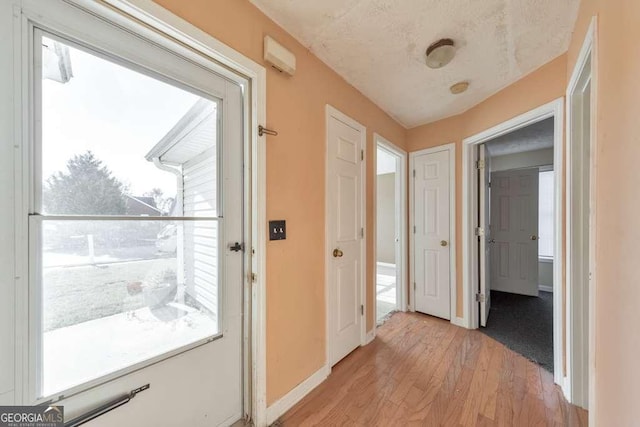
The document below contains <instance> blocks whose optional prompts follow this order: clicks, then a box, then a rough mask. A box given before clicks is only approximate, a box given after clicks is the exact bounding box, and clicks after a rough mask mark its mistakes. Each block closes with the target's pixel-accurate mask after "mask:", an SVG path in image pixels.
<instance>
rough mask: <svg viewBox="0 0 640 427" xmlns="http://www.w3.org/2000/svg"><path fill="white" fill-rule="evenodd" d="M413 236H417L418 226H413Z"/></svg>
mask: <svg viewBox="0 0 640 427" xmlns="http://www.w3.org/2000/svg"><path fill="white" fill-rule="evenodd" d="M413 234H416V226H415V225H414V226H413Z"/></svg>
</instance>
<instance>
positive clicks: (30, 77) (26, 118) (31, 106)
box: [14, 2, 247, 404]
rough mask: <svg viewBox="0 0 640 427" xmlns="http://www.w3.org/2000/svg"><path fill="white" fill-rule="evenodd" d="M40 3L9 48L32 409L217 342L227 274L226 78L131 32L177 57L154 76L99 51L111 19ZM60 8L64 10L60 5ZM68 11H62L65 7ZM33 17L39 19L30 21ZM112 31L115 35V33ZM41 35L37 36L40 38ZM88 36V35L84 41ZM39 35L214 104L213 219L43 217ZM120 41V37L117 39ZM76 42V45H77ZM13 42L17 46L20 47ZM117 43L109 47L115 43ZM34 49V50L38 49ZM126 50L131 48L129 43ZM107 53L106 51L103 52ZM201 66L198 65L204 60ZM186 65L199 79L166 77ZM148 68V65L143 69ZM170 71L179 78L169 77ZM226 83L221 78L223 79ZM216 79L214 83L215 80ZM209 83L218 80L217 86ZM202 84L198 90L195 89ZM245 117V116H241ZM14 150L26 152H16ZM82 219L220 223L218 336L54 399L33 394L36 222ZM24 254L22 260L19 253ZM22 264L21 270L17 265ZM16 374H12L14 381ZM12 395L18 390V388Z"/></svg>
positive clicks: (36, 373)
mask: <svg viewBox="0 0 640 427" xmlns="http://www.w3.org/2000/svg"><path fill="white" fill-rule="evenodd" d="M40 6H42V8H43V9H45V10H44V11H43V10H39V12H38V14H32V13H28V12H29V11H28V8H27V7H25V9H24V10H23V12H27V13H23V14H22V16H21V17H20V18H19V19H21V20H22V25H21V26H20V27H21V32H20V35H19V37H16V46H15V49H16V50H18V51H22V52H28V54H27V55H23V56H22V58H21V61H20V62H18V61H16V69H18V70H19V71H20V72H21V73H23V74H21V75H22V76H23V78H22V79H21V80H22V82H21V84H20V88H19V94H20V95H19V96H17V97H16V108H17V110H19V114H18V115H17V120H21V121H22V125H21V126H20V127H21V130H22V138H21V139H22V141H23V144H22V147H20V146H16V148H17V149H18V150H16V153H17V154H16V165H17V166H18V167H17V168H16V181H15V193H14V194H15V195H16V235H17V236H25V238H24V239H20V238H17V239H16V254H17V255H18V256H19V258H21V261H17V262H16V264H17V266H16V268H17V271H22V272H24V274H23V275H22V276H23V277H27V278H28V282H27V283H26V284H25V285H26V286H25V287H24V288H25V289H23V291H22V292H20V295H17V297H18V298H19V299H18V300H19V301H22V302H23V304H22V306H23V307H24V310H22V313H23V314H22V317H21V318H20V319H17V322H16V323H17V325H16V336H17V338H18V340H23V341H24V344H23V355H24V357H25V362H26V366H23V367H20V366H18V367H17V372H19V371H20V370H21V371H22V378H23V381H22V384H23V390H22V396H23V401H24V402H25V403H32V404H41V403H45V402H47V403H51V402H56V401H59V400H62V399H66V398H69V397H70V396H74V395H77V394H80V393H83V392H86V391H88V390H90V389H92V388H94V387H97V386H100V385H103V384H106V383H108V382H111V381H113V380H115V379H118V378H122V377H125V376H127V375H129V374H131V373H133V372H136V371H138V370H140V369H143V368H146V367H149V366H152V365H154V364H156V363H158V362H161V361H163V360H166V359H168V358H171V357H174V356H176V355H179V354H181V353H184V352H187V351H190V350H192V349H194V348H197V347H200V346H202V345H205V344H208V343H210V342H213V341H216V340H218V339H220V338H222V337H223V333H224V329H225V325H224V311H223V310H224V309H223V307H222V303H221V301H223V299H224V294H225V292H224V286H223V283H225V280H224V278H225V272H224V267H223V264H224V263H223V262H222V261H223V260H224V256H223V249H224V244H223V242H224V241H225V240H224V214H223V211H222V210H223V209H224V202H223V190H222V182H223V180H222V179H221V177H222V176H223V159H222V155H221V154H222V149H221V147H222V144H223V142H222V126H221V115H222V114H223V113H222V110H223V108H224V107H223V105H224V101H223V100H224V97H225V90H224V84H225V82H224V81H227V82H229V81H232V80H231V79H229V77H227V76H225V75H224V73H221V72H220V70H218V69H215V68H213V67H211V66H210V65H211V64H210V63H208V64H206V66H203V64H200V63H197V61H193V59H192V58H188V57H187V56H186V55H181V53H178V49H176V50H172V49H170V48H168V47H164V46H158V45H157V44H156V43H154V42H153V41H152V40H151V39H147V38H143V37H142V36H141V35H139V34H134V36H136V37H137V38H138V39H139V40H140V42H141V43H142V44H143V45H147V46H149V47H151V48H152V50H155V51H156V52H157V51H158V49H160V51H161V52H163V53H164V54H165V55H171V56H172V57H174V58H176V59H177V62H176V63H174V64H173V65H172V66H168V65H167V66H164V69H163V73H160V72H159V71H155V70H152V69H151V67H153V66H154V65H155V64H154V63H159V62H160V60H158V59H157V57H156V56H155V55H156V53H149V54H145V55H140V62H136V61H134V60H133V59H134V58H135V57H136V54H135V53H132V52H127V55H124V56H126V57H124V56H123V55H119V52H118V49H117V47H118V46H117V44H118V43H117V42H114V41H112V40H110V42H111V43H110V45H111V46H104V45H103V44H109V43H102V42H104V40H105V39H107V38H108V37H109V35H110V34H108V33H109V32H114V33H118V32H119V31H121V30H122V28H118V27H117V26H115V24H113V23H111V22H110V21H108V20H106V19H103V18H98V17H95V16H91V18H90V19H86V12H85V11H83V10H81V9H78V8H77V7H75V6H72V5H60V3H58V2H55V3H54V2H51V3H49V4H47V3H42V4H38V7H39V9H40ZM61 6H62V7H61ZM64 9H67V10H64ZM69 11H72V12H73V13H74V14H78V13H81V14H83V16H82V18H84V21H82V22H81V24H82V25H77V26H76V25H75V24H78V22H74V27H73V28H71V27H69V26H65V25H64V22H65V21H69V20H72V19H73V18H72V17H68V16H65V12H69ZM34 17H37V19H35V20H34V19H33V18H34ZM95 21H99V22H100V25H102V26H103V27H104V28H106V29H107V31H106V33H107V35H105V34H103V33H102V32H101V31H100V28H95V26H93V24H95ZM113 30H115V31H113ZM38 33H42V34H38ZM88 34H90V36H87V37H85V36H86V35H88ZM42 35H45V36H46V37H49V38H52V39H56V40H59V41H61V42H63V43H65V44H69V46H72V47H74V48H78V49H81V50H83V51H85V52H88V53H89V54H92V55H95V56H97V57H100V58H102V59H105V60H107V61H109V62H112V63H115V64H118V65H121V66H124V67H126V68H128V69H130V70H132V71H135V72H138V73H141V74H144V75H146V76H149V77H151V78H154V79H156V80H160V81H164V82H165V83H168V84H171V85H172V86H174V87H178V88H180V89H183V90H188V91H189V92H191V93H195V94H197V95H199V96H202V97H205V98H207V99H210V100H213V101H215V102H217V103H218V110H217V111H218V126H217V134H218V141H217V144H216V150H217V153H218V155H217V156H216V163H217V168H218V170H217V175H218V179H217V182H216V186H217V188H218V194H217V195H216V197H217V199H218V200H217V201H216V203H217V215H218V216H215V217H210V216H208V217H184V216H183V217H175V216H171V217H168V216H167V217H160V216H144V217H136V216H126V215H124V216H120V215H95V216H94V215H86V216H84V215H43V214H41V213H40V212H39V210H40V207H41V194H42V192H41V185H42V176H41V170H42V167H41V166H42V163H41V161H42V160H41V156H40V154H41V147H42V146H41V143H42V135H41V127H40V126H36V123H37V122H38V121H39V120H40V119H41V117H39V115H38V114H39V112H41V105H40V103H41V97H39V96H38V94H41V91H40V88H39V87H38V86H39V85H40V82H41V80H40V74H39V73H37V72H36V71H37V69H36V67H35V66H34V63H35V62H36V60H37V61H38V63H41V61H40V57H41V53H42V50H41V48H36V46H37V43H36V42H37V40H40V38H39V37H40V36H42ZM130 36H131V34H126V35H124V37H125V38H129V37H130ZM117 38H119V37H117ZM80 40H82V42H81V41H80ZM18 44H19V46H18ZM114 45H115V46H114ZM38 47H39V45H38ZM127 48H128V49H129V50H132V49H131V48H130V47H128V46H127ZM107 50H111V51H107ZM203 62H204V61H203ZM186 63H189V64H190V65H192V66H193V65H195V67H194V68H192V69H200V73H199V76H198V77H192V78H191V79H190V81H189V82H190V83H191V84H188V83H187V82H185V81H182V80H179V79H177V78H176V77H175V76H170V75H168V74H170V72H171V70H172V69H175V67H178V66H180V67H183V66H184V64H186ZM149 64H151V65H149ZM175 74H178V73H177V72H175ZM212 74H213V75H215V76H216V77H219V78H215V79H211V76H212ZM204 77H208V79H206V80H207V82H206V83H207V84H206V85H204V86H207V87H206V88H201V87H198V88H196V87H194V84H198V82H199V81H201V80H202V79H203V78H204ZM223 80H224V81H223ZM216 81H217V82H216ZM212 83H220V84H218V85H216V84H212ZM233 83H234V84H239V85H240V86H241V88H242V92H243V96H244V98H245V100H244V101H243V104H244V105H245V110H246V106H247V103H246V84H247V82H245V83H238V82H237V81H233ZM199 86H202V85H199ZM244 114H247V112H246V111H245V113H244ZM20 149H22V150H23V151H24V152H22V153H20V151H21V150H20ZM82 219H90V220H94V219H95V220H128V221H145V222H148V221H203V222H204V221H209V222H211V221H214V222H217V223H218V224H219V226H218V241H219V245H218V259H219V260H220V261H221V262H220V265H219V274H218V289H219V299H218V322H219V323H218V324H219V327H218V329H219V332H218V333H217V334H214V335H210V336H207V337H206V338H203V339H200V340H198V341H195V342H194V343H191V344H188V345H184V346H181V347H178V348H176V349H174V350H172V351H169V352H164V353H161V354H159V355H157V356H154V357H152V358H148V359H146V360H144V361H142V362H138V363H135V364H132V365H129V366H128V367H126V368H122V369H119V370H117V371H115V372H112V373H110V374H107V375H102V376H100V377H97V378H95V379H93V380H90V381H87V382H84V383H82V384H79V385H77V386H73V387H71V388H68V389H66V390H61V391H60V392H56V393H54V394H52V395H48V396H39V387H40V386H39V384H40V383H41V373H42V371H41V369H40V370H39V369H38V366H40V362H41V360H42V359H41V357H42V354H41V353H42V346H41V345H38V343H37V342H36V340H37V339H40V338H41V337H42V333H41V332H42V331H41V326H42V316H41V314H42V311H41V310H39V309H38V308H39V307H38V301H39V300H40V297H41V291H42V283H41V277H39V275H40V274H41V272H42V259H41V256H40V255H39V254H38V253H37V252H38V251H39V249H40V247H41V239H42V235H41V230H42V227H41V224H42V223H43V222H44V221H46V220H82ZM33 230H37V231H38V232H33ZM20 255H22V256H20ZM19 264H21V265H19ZM18 316H19V315H18ZM18 378H19V377H18V376H16V379H17V382H18ZM17 391H18V390H17Z"/></svg>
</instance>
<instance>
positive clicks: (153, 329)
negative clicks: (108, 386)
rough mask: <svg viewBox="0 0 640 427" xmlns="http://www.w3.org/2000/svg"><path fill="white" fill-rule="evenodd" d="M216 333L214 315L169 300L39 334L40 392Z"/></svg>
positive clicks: (49, 391)
mask: <svg viewBox="0 0 640 427" xmlns="http://www.w3.org/2000/svg"><path fill="white" fill-rule="evenodd" d="M217 333H218V325H217V319H215V318H213V317H211V316H210V315H208V314H206V313H203V312H200V311H198V310H196V309H194V308H191V307H188V306H185V305H182V304H178V303H171V304H168V305H167V306H165V307H162V308H159V309H153V310H152V309H150V308H149V307H144V308H140V309H137V310H134V311H130V312H126V313H120V314H115V315H112V316H108V317H103V318H100V319H95V320H90V321H88V322H82V323H78V324H75V325H71V326H66V327H63V328H60V329H55V330H52V331H49V332H46V333H45V334H44V339H43V366H44V374H43V395H44V396H48V395H51V394H53V393H56V392H59V391H63V390H65V389H68V388H70V387H73V386H76V385H78V384H82V383H84V382H87V381H90V380H93V379H95V378H98V377H101V376H104V375H107V374H109V373H112V372H115V371H117V370H119V369H122V368H126V367H128V366H131V365H132V364H135V363H138V362H142V361H144V360H147V359H149V358H151V357H154V356H157V355H160V354H163V353H166V352H168V351H171V350H174V349H176V348H179V347H182V346H185V345H188V344H190V343H193V342H195V341H198V340H200V339H203V338H206V337H209V336H212V335H216V334H217Z"/></svg>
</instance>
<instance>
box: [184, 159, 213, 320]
mask: <svg viewBox="0 0 640 427" xmlns="http://www.w3.org/2000/svg"><path fill="white" fill-rule="evenodd" d="M216 173H217V167H216V155H215V149H209V150H207V151H205V152H204V153H202V154H200V155H199V156H197V157H195V158H194V159H192V160H190V161H188V162H187V163H185V164H184V165H183V179H184V196H183V197H184V215H185V216H187V217H189V216H192V217H216V216H218V213H217V205H216V199H217V197H216V191H217V190H216V182H217V175H216ZM184 270H185V271H184V272H185V283H186V286H187V292H188V293H189V294H190V295H191V296H192V297H194V298H195V299H196V300H197V301H198V302H199V303H200V304H202V305H203V306H204V307H205V308H206V309H208V310H210V311H211V312H212V313H213V314H214V317H217V313H218V294H219V290H218V277H219V275H218V223H217V222H215V221H206V222H198V221H185V222H184Z"/></svg>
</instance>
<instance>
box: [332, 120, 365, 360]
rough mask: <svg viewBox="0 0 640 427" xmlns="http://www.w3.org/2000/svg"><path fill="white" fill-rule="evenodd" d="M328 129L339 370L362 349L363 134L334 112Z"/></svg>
mask: <svg viewBox="0 0 640 427" xmlns="http://www.w3.org/2000/svg"><path fill="white" fill-rule="evenodd" d="M328 114H329V116H328V124H327V128H328V129H327V131H328V134H327V144H328V146H327V149H328V163H327V174H328V176H327V184H328V188H327V191H328V200H327V203H328V210H327V212H328V215H327V232H328V234H327V245H326V250H327V251H329V259H330V261H329V266H328V270H329V273H328V281H329V283H328V292H329V301H328V302H329V309H328V317H329V319H328V325H329V337H328V338H329V353H330V355H329V358H330V362H331V365H332V366H333V365H335V364H336V363H337V362H339V361H340V360H341V359H342V358H344V357H345V356H346V355H347V354H349V353H351V352H352V351H353V350H354V349H355V348H357V347H358V346H359V345H360V338H361V326H362V322H363V321H364V317H363V314H364V307H363V306H362V304H363V303H362V300H363V298H362V295H361V290H362V286H361V284H362V280H363V277H362V263H363V262H364V254H363V247H362V242H363V240H362V239H363V236H364V229H363V221H362V213H363V208H362V198H363V194H362V193H363V192H362V180H363V167H362V164H363V162H364V160H363V157H364V156H363V151H362V150H363V141H364V129H363V128H361V127H360V126H359V125H357V123H353V122H352V121H351V120H349V119H348V118H346V117H343V116H342V115H341V114H339V113H337V112H335V111H332V110H330V111H329V112H328Z"/></svg>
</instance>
